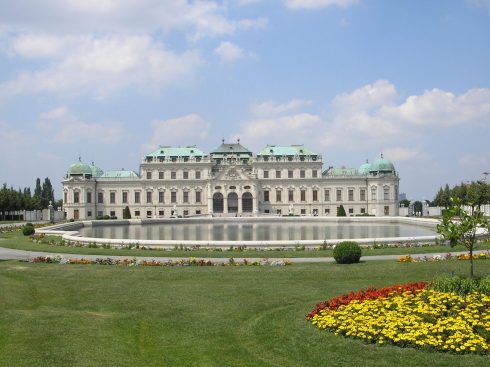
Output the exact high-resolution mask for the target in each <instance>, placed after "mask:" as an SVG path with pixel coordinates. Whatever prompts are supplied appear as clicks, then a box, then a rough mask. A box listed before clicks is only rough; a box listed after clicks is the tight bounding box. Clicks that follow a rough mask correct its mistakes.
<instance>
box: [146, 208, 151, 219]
mask: <svg viewBox="0 0 490 367" xmlns="http://www.w3.org/2000/svg"><path fill="white" fill-rule="evenodd" d="M146 217H147V218H151V210H147V211H146Z"/></svg>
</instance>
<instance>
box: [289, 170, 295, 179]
mask: <svg viewBox="0 0 490 367" xmlns="http://www.w3.org/2000/svg"><path fill="white" fill-rule="evenodd" d="M293 175H294V171H293V170H289V171H288V178H293Z"/></svg>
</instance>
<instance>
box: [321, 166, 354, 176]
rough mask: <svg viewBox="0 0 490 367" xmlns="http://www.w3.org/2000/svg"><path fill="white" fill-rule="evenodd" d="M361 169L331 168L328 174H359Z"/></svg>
mask: <svg viewBox="0 0 490 367" xmlns="http://www.w3.org/2000/svg"><path fill="white" fill-rule="evenodd" d="M357 175H359V171H358V170H357V169H356V168H346V167H340V168H330V169H329V170H328V171H327V176H357Z"/></svg>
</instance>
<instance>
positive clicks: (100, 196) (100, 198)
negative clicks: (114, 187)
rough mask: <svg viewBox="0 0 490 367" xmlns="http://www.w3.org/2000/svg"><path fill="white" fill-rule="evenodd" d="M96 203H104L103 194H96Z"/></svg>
mask: <svg viewBox="0 0 490 367" xmlns="http://www.w3.org/2000/svg"><path fill="white" fill-rule="evenodd" d="M97 202H98V203H99V204H102V203H103V202H104V193H103V192H98V193H97Z"/></svg>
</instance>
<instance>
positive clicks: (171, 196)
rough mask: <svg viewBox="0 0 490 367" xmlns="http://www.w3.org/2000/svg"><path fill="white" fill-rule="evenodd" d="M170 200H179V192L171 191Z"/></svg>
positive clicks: (173, 201) (174, 201) (172, 201)
mask: <svg viewBox="0 0 490 367" xmlns="http://www.w3.org/2000/svg"><path fill="white" fill-rule="evenodd" d="M170 202H171V203H176V202H177V192H176V191H172V192H171V193H170Z"/></svg>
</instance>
